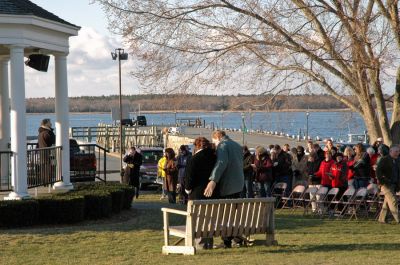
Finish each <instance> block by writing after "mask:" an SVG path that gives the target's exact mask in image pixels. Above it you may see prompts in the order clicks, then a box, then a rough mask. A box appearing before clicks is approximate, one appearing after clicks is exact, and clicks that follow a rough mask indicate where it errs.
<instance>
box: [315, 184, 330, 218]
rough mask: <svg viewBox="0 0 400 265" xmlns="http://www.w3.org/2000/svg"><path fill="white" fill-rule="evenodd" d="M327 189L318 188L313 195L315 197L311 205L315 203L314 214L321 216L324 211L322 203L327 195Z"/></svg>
mask: <svg viewBox="0 0 400 265" xmlns="http://www.w3.org/2000/svg"><path fill="white" fill-rule="evenodd" d="M328 191H329V189H328V188H327V187H320V188H319V189H318V191H317V193H316V194H315V197H314V198H313V200H312V201H311V203H313V202H315V211H313V213H314V214H320V215H322V214H323V211H324V201H325V197H326V195H327V194H328Z"/></svg>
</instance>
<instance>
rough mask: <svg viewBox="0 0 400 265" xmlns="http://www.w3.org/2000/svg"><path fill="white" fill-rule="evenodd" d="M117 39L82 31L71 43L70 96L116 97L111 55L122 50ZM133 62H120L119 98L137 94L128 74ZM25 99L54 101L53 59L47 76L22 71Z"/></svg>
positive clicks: (69, 61)
mask: <svg viewBox="0 0 400 265" xmlns="http://www.w3.org/2000/svg"><path fill="white" fill-rule="evenodd" d="M121 43H122V41H120V40H118V39H117V38H116V37H114V38H113V37H108V36H103V35H101V34H99V33H98V32H96V31H95V30H94V29H92V28H89V27H83V28H82V29H81V30H80V31H79V36H77V37H72V38H71V39H70V53H69V55H68V57H67V61H68V88H69V96H73V97H74V96H101V95H116V94H118V93H119V91H118V61H113V60H112V59H111V55H110V52H111V51H114V49H115V48H119V47H121V45H122V44H121ZM133 65H134V60H133V59H132V58H131V57H130V58H129V60H128V61H122V67H121V69H122V70H121V74H122V94H136V93H138V91H139V89H138V83H137V81H136V80H134V79H133V78H132V77H131V76H130V75H129V72H130V70H131V69H132V68H133ZM25 69H26V71H25V80H26V97H27V98H30V97H54V95H55V87H54V78H55V76H54V58H53V57H51V58H50V63H49V69H48V71H47V73H42V72H38V71H36V70H33V69H31V68H29V67H26V68H25Z"/></svg>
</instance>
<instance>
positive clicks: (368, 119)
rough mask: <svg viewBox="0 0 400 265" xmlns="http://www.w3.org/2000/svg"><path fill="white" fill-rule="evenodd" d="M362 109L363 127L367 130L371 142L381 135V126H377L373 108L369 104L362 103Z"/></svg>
mask: <svg viewBox="0 0 400 265" xmlns="http://www.w3.org/2000/svg"><path fill="white" fill-rule="evenodd" d="M362 109H363V112H364V113H363V114H362V117H363V119H364V122H365V128H366V129H367V131H368V136H369V142H370V143H371V144H372V143H373V142H374V141H375V140H376V139H377V138H378V137H381V135H382V132H381V127H380V126H379V122H378V119H377V118H376V115H375V112H374V110H373V109H372V108H370V106H365V105H364V106H362Z"/></svg>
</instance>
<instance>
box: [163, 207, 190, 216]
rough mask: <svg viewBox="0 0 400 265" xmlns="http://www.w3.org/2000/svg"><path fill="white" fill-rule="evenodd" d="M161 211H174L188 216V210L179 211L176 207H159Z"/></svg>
mask: <svg viewBox="0 0 400 265" xmlns="http://www.w3.org/2000/svg"><path fill="white" fill-rule="evenodd" d="M161 211H163V212H165V213H174V214H179V215H185V216H188V215H189V214H188V212H186V211H181V210H176V209H171V208H161Z"/></svg>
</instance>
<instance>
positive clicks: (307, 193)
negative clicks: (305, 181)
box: [302, 187, 318, 215]
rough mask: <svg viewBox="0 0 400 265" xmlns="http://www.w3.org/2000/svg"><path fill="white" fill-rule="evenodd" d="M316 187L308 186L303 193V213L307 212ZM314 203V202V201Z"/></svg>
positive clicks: (316, 189)
mask: <svg viewBox="0 0 400 265" xmlns="http://www.w3.org/2000/svg"><path fill="white" fill-rule="evenodd" d="M317 191H318V188H317V187H308V188H307V189H306V190H305V191H304V194H303V202H302V203H303V208H304V213H303V215H305V214H306V213H308V209H309V208H310V206H311V202H312V201H313V199H314V197H315V194H316V193H317ZM314 203H315V202H314Z"/></svg>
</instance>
